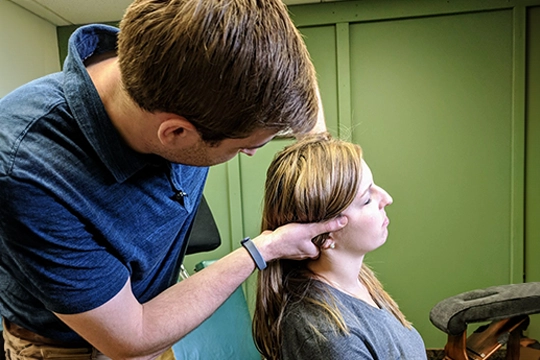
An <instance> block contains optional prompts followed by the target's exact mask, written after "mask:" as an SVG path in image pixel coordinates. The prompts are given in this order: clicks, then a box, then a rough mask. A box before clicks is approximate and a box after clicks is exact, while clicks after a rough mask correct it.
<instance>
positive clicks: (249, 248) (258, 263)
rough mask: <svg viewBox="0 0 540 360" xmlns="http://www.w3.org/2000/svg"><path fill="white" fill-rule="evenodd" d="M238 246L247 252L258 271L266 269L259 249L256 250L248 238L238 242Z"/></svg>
mask: <svg viewBox="0 0 540 360" xmlns="http://www.w3.org/2000/svg"><path fill="white" fill-rule="evenodd" d="M240 244H242V246H243V247H244V248H245V249H246V250H247V252H248V253H249V255H250V256H251V258H252V259H253V261H255V265H256V266H257V268H258V269H259V270H264V269H266V261H264V258H263V257H262V255H261V253H260V252H259V249H257V246H255V243H254V242H253V241H251V239H250V237H249V236H248V237H246V238H245V239H244V240H242V241H240Z"/></svg>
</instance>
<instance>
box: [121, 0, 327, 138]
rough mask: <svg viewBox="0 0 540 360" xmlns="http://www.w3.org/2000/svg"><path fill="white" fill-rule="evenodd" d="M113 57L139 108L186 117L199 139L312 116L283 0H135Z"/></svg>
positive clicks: (307, 63) (290, 125) (302, 125)
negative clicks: (195, 129) (199, 135)
mask: <svg viewBox="0 0 540 360" xmlns="http://www.w3.org/2000/svg"><path fill="white" fill-rule="evenodd" d="M118 56H119V61H120V70H121V73H122V82H123V85H124V87H125V89H126V91H127V93H128V94H129V95H130V96H131V97H132V98H133V100H134V101H135V102H136V103H137V104H138V105H139V106H140V107H141V108H142V109H144V110H146V111H149V112H156V111H161V112H170V113H174V114H177V115H180V116H183V117H185V118H186V119H187V120H188V121H190V122H191V123H192V124H193V125H194V126H195V127H196V128H197V130H198V131H199V133H200V134H201V137H202V139H203V140H205V141H208V142H219V141H220V140H223V139H225V138H243V137H247V136H249V135H250V134H251V133H252V132H253V131H254V130H257V129H273V130H276V132H278V131H292V132H293V133H297V134H302V133H305V132H307V131H309V130H310V129H311V128H312V127H313V126H314V125H315V122H316V118H317V110H318V102H317V95H316V77H315V70H314V68H313V64H312V63H311V60H310V57H309V54H308V52H307V49H306V47H305V44H304V42H303V40H302V37H301V35H300V34H299V32H298V30H297V29H296V28H295V26H294V24H293V23H292V21H291V19H290V17H289V14H288V12H287V9H286V7H285V5H284V4H283V3H282V0H135V1H134V2H133V3H132V4H131V5H130V7H129V8H128V9H127V11H126V14H125V15H124V17H123V19H122V21H121V23H120V34H119V38H118Z"/></svg>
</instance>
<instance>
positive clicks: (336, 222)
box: [317, 215, 349, 235]
mask: <svg viewBox="0 0 540 360" xmlns="http://www.w3.org/2000/svg"><path fill="white" fill-rule="evenodd" d="M348 221H349V219H348V218H347V217H346V216H343V215H340V216H338V217H337V218H335V219H332V220H328V221H327V222H324V223H320V224H318V225H320V226H322V229H319V230H320V231H318V233H317V235H319V234H324V233H330V232H334V231H338V230H341V229H343V228H344V227H345V226H346V225H347V222H348Z"/></svg>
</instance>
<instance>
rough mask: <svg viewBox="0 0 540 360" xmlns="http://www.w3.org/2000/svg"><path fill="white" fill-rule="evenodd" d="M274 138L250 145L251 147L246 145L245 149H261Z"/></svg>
mask: <svg viewBox="0 0 540 360" xmlns="http://www.w3.org/2000/svg"><path fill="white" fill-rule="evenodd" d="M272 140H273V139H270V140H268V141H265V142H264V143H262V144H259V145H254V146H250V147H245V148H244V149H248V150H253V149H260V148H262V147H263V146H264V145H266V144H268V143H269V142H270V141H272Z"/></svg>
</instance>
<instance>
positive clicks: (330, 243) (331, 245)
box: [321, 237, 336, 250]
mask: <svg viewBox="0 0 540 360" xmlns="http://www.w3.org/2000/svg"><path fill="white" fill-rule="evenodd" d="M335 248H336V242H335V241H334V239H333V238H331V237H328V239H326V240H325V241H324V242H323V244H322V245H321V250H330V249H335Z"/></svg>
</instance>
